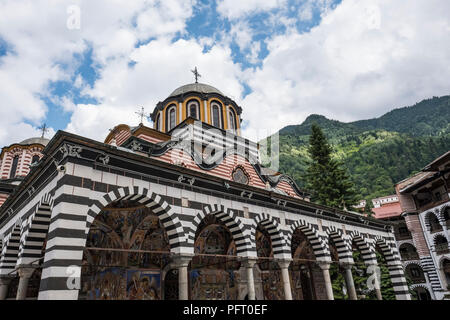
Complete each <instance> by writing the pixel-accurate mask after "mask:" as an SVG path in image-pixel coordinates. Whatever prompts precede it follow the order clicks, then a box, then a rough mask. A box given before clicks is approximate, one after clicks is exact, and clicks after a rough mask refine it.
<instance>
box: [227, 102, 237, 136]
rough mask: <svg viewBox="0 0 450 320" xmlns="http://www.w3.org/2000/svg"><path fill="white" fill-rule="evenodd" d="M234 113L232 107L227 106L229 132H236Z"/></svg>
mask: <svg viewBox="0 0 450 320" xmlns="http://www.w3.org/2000/svg"><path fill="white" fill-rule="evenodd" d="M236 119H237V117H236V114H235V112H234V110H233V109H232V108H229V110H228V129H230V131H231V132H233V133H234V134H236V130H237V125H236Z"/></svg>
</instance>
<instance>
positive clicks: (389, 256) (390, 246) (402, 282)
mask: <svg viewBox="0 0 450 320" xmlns="http://www.w3.org/2000/svg"><path fill="white" fill-rule="evenodd" d="M373 243H374V244H376V245H378V246H379V247H380V249H381V251H382V253H383V256H384V258H385V260H386V263H387V267H388V270H389V275H390V277H391V281H392V286H393V288H394V292H395V296H396V298H397V300H410V299H411V297H410V294H409V289H408V284H407V282H406V278H405V275H404V271H403V266H402V264H401V260H400V255H399V253H398V251H397V249H396V247H395V243H394V241H392V240H391V241H386V240H385V239H383V238H381V237H380V236H376V237H375V241H374V242H373Z"/></svg>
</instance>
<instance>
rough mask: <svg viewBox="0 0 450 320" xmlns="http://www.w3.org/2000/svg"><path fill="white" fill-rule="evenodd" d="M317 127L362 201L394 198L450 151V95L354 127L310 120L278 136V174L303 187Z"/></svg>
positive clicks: (320, 117) (322, 119)
mask: <svg viewBox="0 0 450 320" xmlns="http://www.w3.org/2000/svg"><path fill="white" fill-rule="evenodd" d="M313 122H315V123H317V124H318V125H319V126H320V127H321V128H322V130H323V131H324V133H325V135H326V136H327V138H328V141H329V142H330V144H331V146H332V148H333V157H335V158H337V159H339V160H341V161H342V162H343V164H344V166H345V167H347V169H348V171H349V174H350V176H351V178H352V180H353V181H354V183H355V187H356V189H357V191H358V193H359V196H360V197H361V199H367V200H370V199H372V198H375V197H379V196H383V195H387V194H388V193H394V184H395V183H396V182H398V181H400V180H402V179H404V178H406V177H408V176H409V175H411V174H413V173H415V172H418V171H419V170H420V169H422V168H423V167H424V166H425V165H426V164H427V163H429V162H431V161H432V160H433V159H435V158H436V157H438V156H439V155H441V154H443V153H444V152H446V151H448V150H449V149H450V148H449V146H450V95H446V96H442V97H432V98H429V99H424V100H422V101H420V102H418V103H416V104H414V105H412V106H407V107H402V108H398V109H393V110H391V111H389V112H387V113H385V114H384V115H382V116H380V117H378V118H372V119H367V120H357V121H353V122H341V121H338V120H332V119H328V118H326V117H325V116H323V115H318V114H312V115H310V116H308V117H307V118H306V119H305V120H304V121H303V122H302V123H301V124H299V125H290V126H286V127H284V128H282V129H281V130H280V131H279V138H280V158H279V159H280V171H281V172H283V173H286V174H288V175H290V176H292V178H294V180H295V181H296V182H297V184H298V185H299V186H300V187H304V185H305V181H304V174H305V172H306V168H307V166H308V160H309V155H308V152H307V146H308V140H309V134H310V131H311V124H312V123H313ZM264 144H265V141H262V142H261V145H262V146H264ZM262 160H263V162H264V160H265V159H264V158H263V159H262Z"/></svg>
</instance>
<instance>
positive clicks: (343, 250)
mask: <svg viewBox="0 0 450 320" xmlns="http://www.w3.org/2000/svg"><path fill="white" fill-rule="evenodd" d="M326 233H327V235H328V237H329V238H330V239H332V240H333V242H334V244H335V246H336V250H337V253H338V257H339V261H340V262H346V263H353V255H352V246H351V244H350V243H349V242H348V241H347V240H346V239H345V237H344V234H343V232H342V230H341V229H338V228H336V227H335V226H329V227H327V228H326Z"/></svg>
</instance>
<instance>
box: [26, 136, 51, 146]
mask: <svg viewBox="0 0 450 320" xmlns="http://www.w3.org/2000/svg"><path fill="white" fill-rule="evenodd" d="M49 141H50V140H49V139H46V138H42V137H34V138H29V139H25V140H23V141H22V142H20V143H19V144H22V145H28V144H35V143H38V144H42V145H43V146H46V145H47V144H48V142H49Z"/></svg>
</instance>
